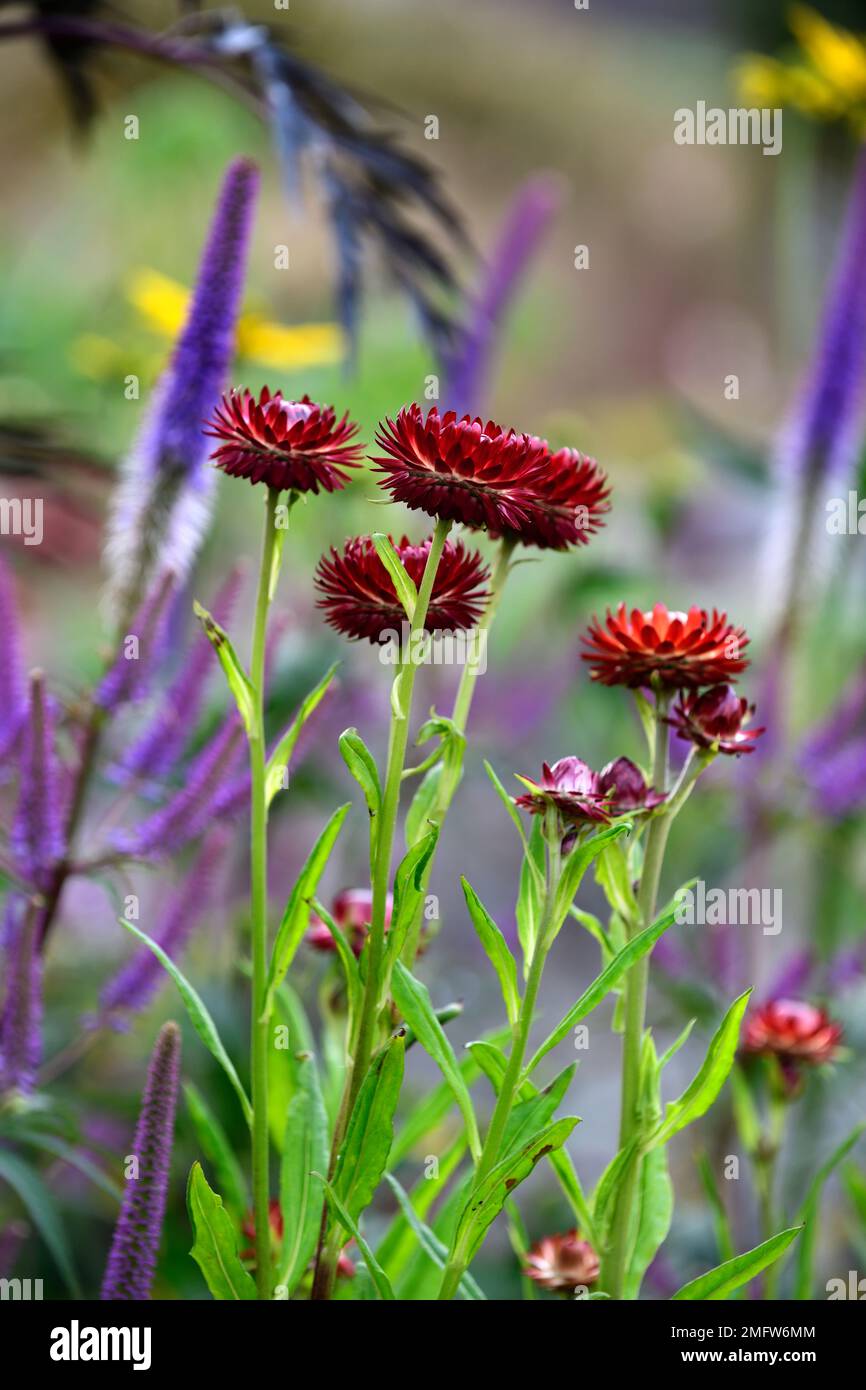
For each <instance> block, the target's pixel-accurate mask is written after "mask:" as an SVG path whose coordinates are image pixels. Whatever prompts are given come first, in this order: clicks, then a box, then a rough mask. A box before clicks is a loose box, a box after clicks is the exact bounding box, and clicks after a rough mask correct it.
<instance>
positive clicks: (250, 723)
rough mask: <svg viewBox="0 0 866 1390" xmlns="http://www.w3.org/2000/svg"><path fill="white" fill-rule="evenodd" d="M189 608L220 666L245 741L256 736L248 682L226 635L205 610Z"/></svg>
mask: <svg viewBox="0 0 866 1390" xmlns="http://www.w3.org/2000/svg"><path fill="white" fill-rule="evenodd" d="M192 609H193V612H194V613H195V616H196V617H197V618H198V620H199V622H200V623H201V625H202V630H203V632H204V635H205V637H206V638H207V639H208V641H209V642H210V644H211V646H212V647H213V649H214V651H215V652H216V654H217V658H218V660H219V664H220V666H221V667H222V668H223V671H224V673H225V678H226V681H227V682H228V687H229V690H230V691H231V693H232V695H233V697H234V702H235V705H236V706H237V710H238V714H239V715H240V717H241V719H242V720H243V722H244V728H245V729H246V731H247V738H255V737H256V736H257V729H256V702H255V690H254V689H253V684H252V681H251V680H250V678H249V676H248V675H247V673H246V671H245V670H244V668H243V666H242V665H241V659H240V657H239V656H238V654H237V652H236V651H235V649H234V647H233V646H232V643H231V639H230V637H229V635H228V633H227V632H226V631H225V630H224V629H223V628H221V627H220V625H219V623H218V622H217V621H216V619H215V618H213V617H211V615H210V613H209V612H208V611H207V609H206V608H202V606H201V604H200V603H198V602H194V603H193V605H192Z"/></svg>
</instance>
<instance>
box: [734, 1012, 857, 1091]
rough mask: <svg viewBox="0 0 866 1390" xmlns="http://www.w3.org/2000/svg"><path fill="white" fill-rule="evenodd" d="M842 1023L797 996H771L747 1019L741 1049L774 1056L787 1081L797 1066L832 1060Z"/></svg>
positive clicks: (794, 1076) (792, 1078)
mask: <svg viewBox="0 0 866 1390" xmlns="http://www.w3.org/2000/svg"><path fill="white" fill-rule="evenodd" d="M841 1040H842V1026H841V1024H839V1023H834V1022H833V1020H832V1019H831V1018H830V1016H829V1015H828V1014H827V1012H826V1011H825V1010H824V1009H819V1008H817V1007H816V1006H815V1005H814V1004H806V1003H802V1002H801V1001H800V1000H797V999H772V1000H770V1002H769V1003H767V1004H764V1005H762V1006H761V1007H760V1008H758V1009H755V1010H754V1012H753V1013H752V1014H751V1015H750V1016H749V1017H748V1018H747V1020H746V1029H745V1038H744V1040H743V1052H744V1053H746V1054H747V1055H750V1056H753V1057H756V1056H757V1057H777V1058H778V1059H779V1062H780V1063H781V1066H782V1071H783V1073H784V1075H785V1078H786V1080H787V1081H788V1082H789V1083H795V1082H796V1081H797V1079H798V1076H799V1072H800V1068H801V1067H804V1066H807V1067H817V1066H821V1065H822V1064H823V1063H825V1062H832V1061H834V1060H835V1058H836V1056H837V1054H838V1051H839V1043H840V1042H841Z"/></svg>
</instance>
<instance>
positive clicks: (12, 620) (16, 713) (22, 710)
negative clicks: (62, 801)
mask: <svg viewBox="0 0 866 1390" xmlns="http://www.w3.org/2000/svg"><path fill="white" fill-rule="evenodd" d="M21 648H22V643H21V626H20V621H19V617H18V603H17V600H16V594H15V584H14V581H13V578H12V575H11V574H10V572H9V569H8V568H7V566H6V564H5V562H4V561H3V560H2V559H0V758H4V757H6V755H7V754H8V753H9V751H10V750H11V749H12V747H13V746H14V744H15V743H16V741H17V739H18V735H19V734H20V732H21V729H22V727H23V724H24V721H25V719H26V718H27V686H26V682H25V679H24V661H23V657H22V650H21Z"/></svg>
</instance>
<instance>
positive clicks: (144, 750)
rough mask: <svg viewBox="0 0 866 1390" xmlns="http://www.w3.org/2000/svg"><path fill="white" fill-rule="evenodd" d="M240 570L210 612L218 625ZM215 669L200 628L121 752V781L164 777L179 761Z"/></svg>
mask: <svg viewBox="0 0 866 1390" xmlns="http://www.w3.org/2000/svg"><path fill="white" fill-rule="evenodd" d="M241 580H242V570H241V569H240V567H236V568H235V569H233V570H232V572H231V574H230V575H229V576H228V578H227V579H226V581H225V582H224V584H223V585H222V586H221V588H220V590H219V593H218V594H217V596H216V598H215V600H214V603H213V605H212V606H211V608H210V612H211V613H212V614H213V616H214V618H215V620H216V622H218V623H219V625H220V627H226V626H227V625H228V621H229V618H230V616H231V612H232V609H233V608H234V605H235V601H236V599H237V595H238V591H239V589H240V586H241ZM214 669H215V663H214V659H213V648H212V647H211V644H210V642H209V641H208V639H207V637H206V636H205V634H204V633H203V632H202V631H201V629H199V630H198V631H197V632H196V634H195V637H194V638H193V646H192V650H191V652H190V654H189V656H188V658H187V660H186V662H185V664H184V666H183V668H182V670H181V672H180V674H179V675H178V677H177V678H176V680H175V681H174V682H173V684H172V685H171V686H170V687H169V689H168V690H167V691H166V693H165V696H164V698H163V699H162V700H161V701H160V704H159V707H158V709H157V710H156V713H155V714H154V717H153V719H152V721H151V722H150V723H149V724H148V725H147V727H146V728H145V729H144V731H143V732H142V733H141V734H140V735H139V737H138V738H137V739H136V740H135V742H134V743H133V744H132V745H131V747H130V748H129V750H128V751H127V752H126V753H125V754H124V756H123V759H122V762H121V767H120V777H121V779H122V780H126V779H133V778H140V777H146V778H148V779H157V778H160V777H165V776H166V774H167V773H169V772H170V771H171V770H172V768H173V767H174V766H175V764H176V763H177V761H178V760H179V758H180V756H181V754H182V752H183V750H184V747H185V746H186V743H187V741H188V739H189V738H190V736H191V734H192V732H193V731H194V729H195V727H196V723H197V721H198V716H199V713H200V711H201V706H202V701H203V699H204V693H205V690H206V688H207V683H208V679H209V677H210V676H211V674H212V672H213V671H214Z"/></svg>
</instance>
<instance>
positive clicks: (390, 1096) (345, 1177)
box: [333, 1033, 405, 1220]
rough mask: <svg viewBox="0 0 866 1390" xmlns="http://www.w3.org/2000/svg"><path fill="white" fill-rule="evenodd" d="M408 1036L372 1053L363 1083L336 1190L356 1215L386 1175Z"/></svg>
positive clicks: (397, 1036) (354, 1215) (338, 1172)
mask: <svg viewBox="0 0 866 1390" xmlns="http://www.w3.org/2000/svg"><path fill="white" fill-rule="evenodd" d="M404 1054H405V1039H404V1038H403V1035H402V1034H400V1033H398V1034H397V1035H396V1036H395V1037H393V1038H392V1039H391V1040H390V1042H389V1043H388V1044H387V1046H386V1047H383V1048H382V1050H381V1051H380V1052H379V1053H378V1054H377V1056H375V1057H374V1058H373V1061H372V1062H371V1064H370V1069H369V1071H368V1072H367V1075H366V1076H365V1077H364V1080H363V1081H362V1083H361V1089H360V1090H359V1092H358V1097H357V1099H356V1101H355V1105H354V1109H353V1110H352V1115H351V1118H350V1120H349V1126H348V1129H347V1130H346V1138H345V1140H344V1141H343V1147H342V1149H341V1150H340V1157H339V1160H338V1162H337V1170H336V1173H335V1175H334V1183H333V1186H334V1191H335V1193H336V1195H337V1197H338V1198H339V1200H340V1201H341V1202H342V1203H343V1205H344V1206H345V1208H346V1211H347V1212H348V1213H349V1215H350V1216H351V1217H352V1218H353V1219H355V1220H357V1218H358V1217H359V1216H360V1215H361V1213H362V1212H363V1211H364V1210H365V1209H366V1208H367V1206H369V1204H370V1202H371V1200H372V1198H373V1194H374V1193H375V1191H376V1188H377V1187H378V1186H379V1183H380V1182H381V1181H382V1174H383V1173H384V1172H385V1168H386V1166H387V1163H388V1154H389V1153H390V1151H391V1144H392V1142H393V1139H394V1112H395V1111H396V1109H397V1101H398V1100H399V1098H400V1088H401V1086H402V1084H403V1059H404Z"/></svg>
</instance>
